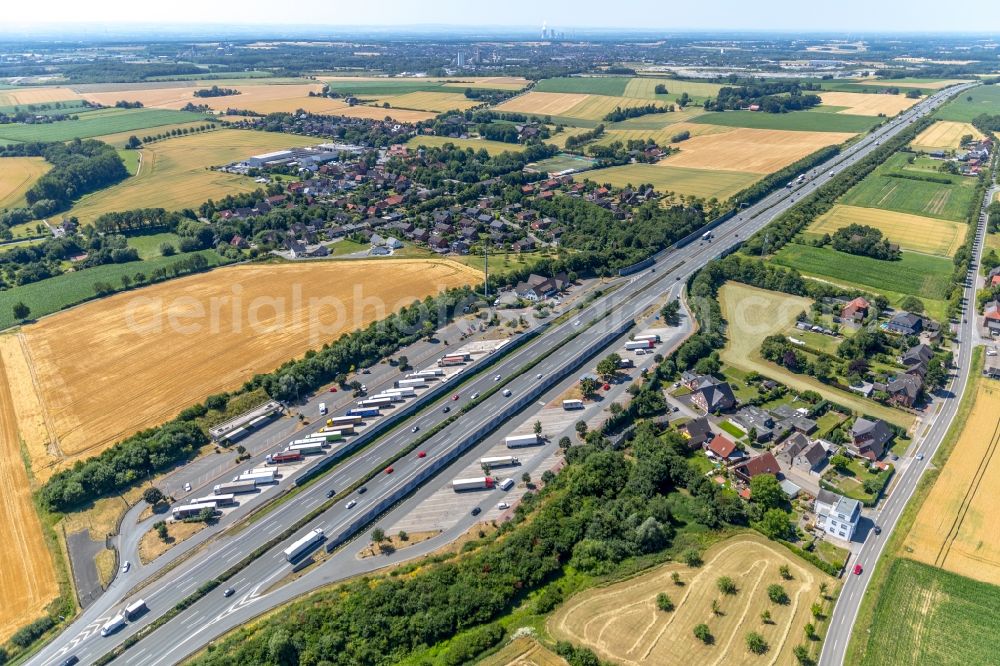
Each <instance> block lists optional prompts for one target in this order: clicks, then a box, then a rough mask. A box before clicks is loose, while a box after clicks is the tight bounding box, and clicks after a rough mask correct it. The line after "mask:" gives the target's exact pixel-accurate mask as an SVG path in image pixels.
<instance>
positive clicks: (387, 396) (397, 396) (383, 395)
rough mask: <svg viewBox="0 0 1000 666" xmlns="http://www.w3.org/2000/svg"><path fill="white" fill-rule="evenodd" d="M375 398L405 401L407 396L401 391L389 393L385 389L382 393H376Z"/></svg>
mask: <svg viewBox="0 0 1000 666" xmlns="http://www.w3.org/2000/svg"><path fill="white" fill-rule="evenodd" d="M373 398H374V399H375V400H379V399H381V398H385V399H386V400H388V401H389V402H403V400H405V398H404V397H403V395H402V394H401V393H389V392H388V391H383V392H382V393H376V394H375V395H374V396H373Z"/></svg>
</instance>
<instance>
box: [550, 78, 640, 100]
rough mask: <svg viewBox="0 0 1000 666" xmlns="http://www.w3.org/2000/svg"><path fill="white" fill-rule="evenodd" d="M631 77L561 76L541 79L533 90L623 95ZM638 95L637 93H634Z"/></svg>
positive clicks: (612, 95)
mask: <svg viewBox="0 0 1000 666" xmlns="http://www.w3.org/2000/svg"><path fill="white" fill-rule="evenodd" d="M629 81H631V79H630V78H629V77H627V76H561V77H558V78H554V79H542V80H541V81H539V82H538V83H536V84H535V87H534V88H533V90H536V91H538V92H552V93H583V94H589V95H609V96H611V97H625V88H626V87H627V86H628V84H629ZM636 96H637V97H638V95H636Z"/></svg>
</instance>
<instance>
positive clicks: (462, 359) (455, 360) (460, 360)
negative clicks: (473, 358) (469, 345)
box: [438, 354, 470, 367]
mask: <svg viewBox="0 0 1000 666" xmlns="http://www.w3.org/2000/svg"><path fill="white" fill-rule="evenodd" d="M469 359H470V356H469V355H468V354H449V355H448V356H442V357H441V358H439V359H438V365H439V366H440V367H447V366H449V365H465V364H466V363H468V362H469Z"/></svg>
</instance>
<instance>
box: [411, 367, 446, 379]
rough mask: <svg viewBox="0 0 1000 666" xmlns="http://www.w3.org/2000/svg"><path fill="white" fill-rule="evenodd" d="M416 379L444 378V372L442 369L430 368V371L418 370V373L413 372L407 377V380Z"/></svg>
mask: <svg viewBox="0 0 1000 666" xmlns="http://www.w3.org/2000/svg"><path fill="white" fill-rule="evenodd" d="M415 377H428V378H434V377H444V370H442V369H441V368H430V369H428V370H418V371H416V372H411V373H410V374H408V375H406V378H407V379H413V378H415Z"/></svg>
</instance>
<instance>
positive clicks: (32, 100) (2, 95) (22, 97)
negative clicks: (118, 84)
mask: <svg viewBox="0 0 1000 666" xmlns="http://www.w3.org/2000/svg"><path fill="white" fill-rule="evenodd" d="M73 99H80V95H79V94H78V93H76V92H74V91H73V90H70V89H69V88H60V87H39V88H14V89H6V90H0V106H18V105H23V104H45V103H47V102H68V101H70V100H73ZM119 99H121V98H119ZM111 104H112V106H113V105H114V102H112V103H111Z"/></svg>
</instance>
